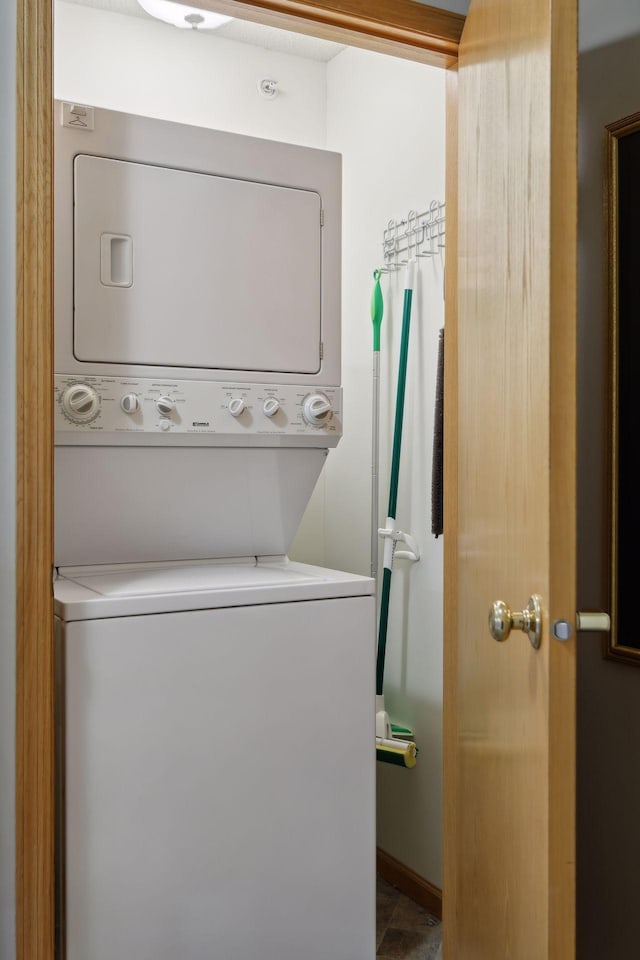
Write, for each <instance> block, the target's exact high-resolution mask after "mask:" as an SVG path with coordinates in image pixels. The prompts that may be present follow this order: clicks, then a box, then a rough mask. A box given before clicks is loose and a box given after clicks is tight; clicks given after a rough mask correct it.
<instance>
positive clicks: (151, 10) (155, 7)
mask: <svg viewBox="0 0 640 960" xmlns="http://www.w3.org/2000/svg"><path fill="white" fill-rule="evenodd" d="M138 3H139V4H140V6H141V7H142V9H143V10H144V11H145V13H148V14H149V16H151V17H155V18H156V20H163V21H164V22H165V23H170V24H172V25H173V26H174V27H181V28H182V29H183V30H189V29H190V30H216V29H217V28H218V27H221V26H222V25H223V23H228V22H229V21H230V20H233V17H225V16H224V15H223V14H221V13H213V12H212V11H211V10H201V9H200V8H199V7H185V6H184V5H183V4H182V3H174V2H173V0H138Z"/></svg>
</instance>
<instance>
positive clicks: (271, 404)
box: [262, 397, 280, 417]
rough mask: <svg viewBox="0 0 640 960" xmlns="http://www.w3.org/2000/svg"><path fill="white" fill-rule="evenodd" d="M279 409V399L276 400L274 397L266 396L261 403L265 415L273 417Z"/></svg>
mask: <svg viewBox="0 0 640 960" xmlns="http://www.w3.org/2000/svg"><path fill="white" fill-rule="evenodd" d="M279 409H280V401H279V400H276V398H275V397H267V399H266V400H265V401H264V403H263V404H262V412H263V413H264V415H265V417H275V415H276V413H277V412H278V410H279Z"/></svg>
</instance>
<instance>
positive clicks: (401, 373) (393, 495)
mask: <svg viewBox="0 0 640 960" xmlns="http://www.w3.org/2000/svg"><path fill="white" fill-rule="evenodd" d="M412 300H413V289H411V288H409V289H406V290H405V291H404V307H403V311H402V339H401V342H400V363H399V365H398V387H397V392H396V418H395V423H394V427H393V455H392V457H391V483H390V485H389V510H388V516H390V517H393V519H394V520H395V517H396V508H397V505H398V478H399V476H400V454H401V452H402V424H403V422H404V396H405V388H406V385H407V358H408V355H409V331H410V327H411V302H412Z"/></svg>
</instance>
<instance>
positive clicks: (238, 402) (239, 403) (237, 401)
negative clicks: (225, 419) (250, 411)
mask: <svg viewBox="0 0 640 960" xmlns="http://www.w3.org/2000/svg"><path fill="white" fill-rule="evenodd" d="M244 408H245V402H244V400H243V399H242V397H234V398H233V399H232V400H229V405H228V407H227V409H228V411H229V413H230V414H231V416H232V417H239V416H240V414H241V413H242V412H243V411H244Z"/></svg>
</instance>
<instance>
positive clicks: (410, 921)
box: [376, 877, 442, 960]
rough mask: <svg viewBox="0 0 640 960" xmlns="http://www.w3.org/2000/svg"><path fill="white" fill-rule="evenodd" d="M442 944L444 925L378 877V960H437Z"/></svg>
mask: <svg viewBox="0 0 640 960" xmlns="http://www.w3.org/2000/svg"><path fill="white" fill-rule="evenodd" d="M441 942H442V925H441V923H440V921H439V920H438V918H437V917H434V916H433V915H432V914H430V913H428V911H427V910H425V909H424V907H420V906H418V904H417V903H414V902H413V900H409V898H408V897H405V896H404V894H402V893H400V891H399V890H396V889H395V887H392V886H391V884H389V883H387V882H386V880H383V879H382V878H381V877H378V881H377V906H376V947H377V951H378V952H377V954H376V956H377V957H378V960H436V958H438V957H439V956H440V954H439V950H440V944H441Z"/></svg>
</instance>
